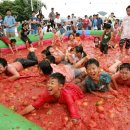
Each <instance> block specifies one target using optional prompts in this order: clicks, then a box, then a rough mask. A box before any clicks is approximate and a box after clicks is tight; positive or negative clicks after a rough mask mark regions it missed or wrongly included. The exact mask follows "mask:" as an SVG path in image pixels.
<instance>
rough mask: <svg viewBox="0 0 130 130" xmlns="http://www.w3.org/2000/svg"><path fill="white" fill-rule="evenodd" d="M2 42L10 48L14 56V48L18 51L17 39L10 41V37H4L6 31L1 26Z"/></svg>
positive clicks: (0, 35) (0, 38) (0, 36)
mask: <svg viewBox="0 0 130 130" xmlns="http://www.w3.org/2000/svg"><path fill="white" fill-rule="evenodd" d="M0 40H1V41H3V42H4V43H5V44H7V45H8V46H9V49H10V50H11V52H12V53H13V54H14V51H13V48H15V50H16V51H17V47H16V40H15V39H11V40H10V39H9V38H8V37H6V36H5V35H4V30H3V28H2V26H1V25H0Z"/></svg>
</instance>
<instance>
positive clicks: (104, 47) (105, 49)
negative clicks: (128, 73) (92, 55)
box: [100, 23, 112, 54]
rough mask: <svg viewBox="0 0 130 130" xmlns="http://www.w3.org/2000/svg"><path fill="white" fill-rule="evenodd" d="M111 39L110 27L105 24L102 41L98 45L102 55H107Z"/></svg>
mask: <svg viewBox="0 0 130 130" xmlns="http://www.w3.org/2000/svg"><path fill="white" fill-rule="evenodd" d="M111 38H112V32H111V25H110V24H107V23H106V24H105V26H104V33H103V36H102V41H101V43H100V51H101V52H102V54H108V47H109V42H110V41H111Z"/></svg>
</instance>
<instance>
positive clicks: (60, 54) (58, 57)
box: [46, 46, 65, 63]
mask: <svg viewBox="0 0 130 130" xmlns="http://www.w3.org/2000/svg"><path fill="white" fill-rule="evenodd" d="M46 49H47V50H48V51H49V52H50V54H51V55H53V56H54V57H55V59H56V63H60V62H61V61H62V60H64V57H65V55H64V53H63V52H62V51H61V50H59V49H58V48H55V49H54V47H52V46H48V47H47V48H46Z"/></svg>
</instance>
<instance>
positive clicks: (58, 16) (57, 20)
mask: <svg viewBox="0 0 130 130" xmlns="http://www.w3.org/2000/svg"><path fill="white" fill-rule="evenodd" d="M54 22H55V28H57V29H59V26H60V25H61V19H60V14H57V15H56V18H55V20H54Z"/></svg>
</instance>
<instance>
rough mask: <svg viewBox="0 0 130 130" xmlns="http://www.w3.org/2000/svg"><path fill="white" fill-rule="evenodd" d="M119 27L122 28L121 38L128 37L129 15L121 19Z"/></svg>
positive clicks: (129, 35) (129, 31)
mask: <svg viewBox="0 0 130 130" xmlns="http://www.w3.org/2000/svg"><path fill="white" fill-rule="evenodd" d="M121 27H122V28H123V30H122V34H121V39H124V38H128V39H130V16H126V17H125V18H124V19H123V22H122V25H121Z"/></svg>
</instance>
